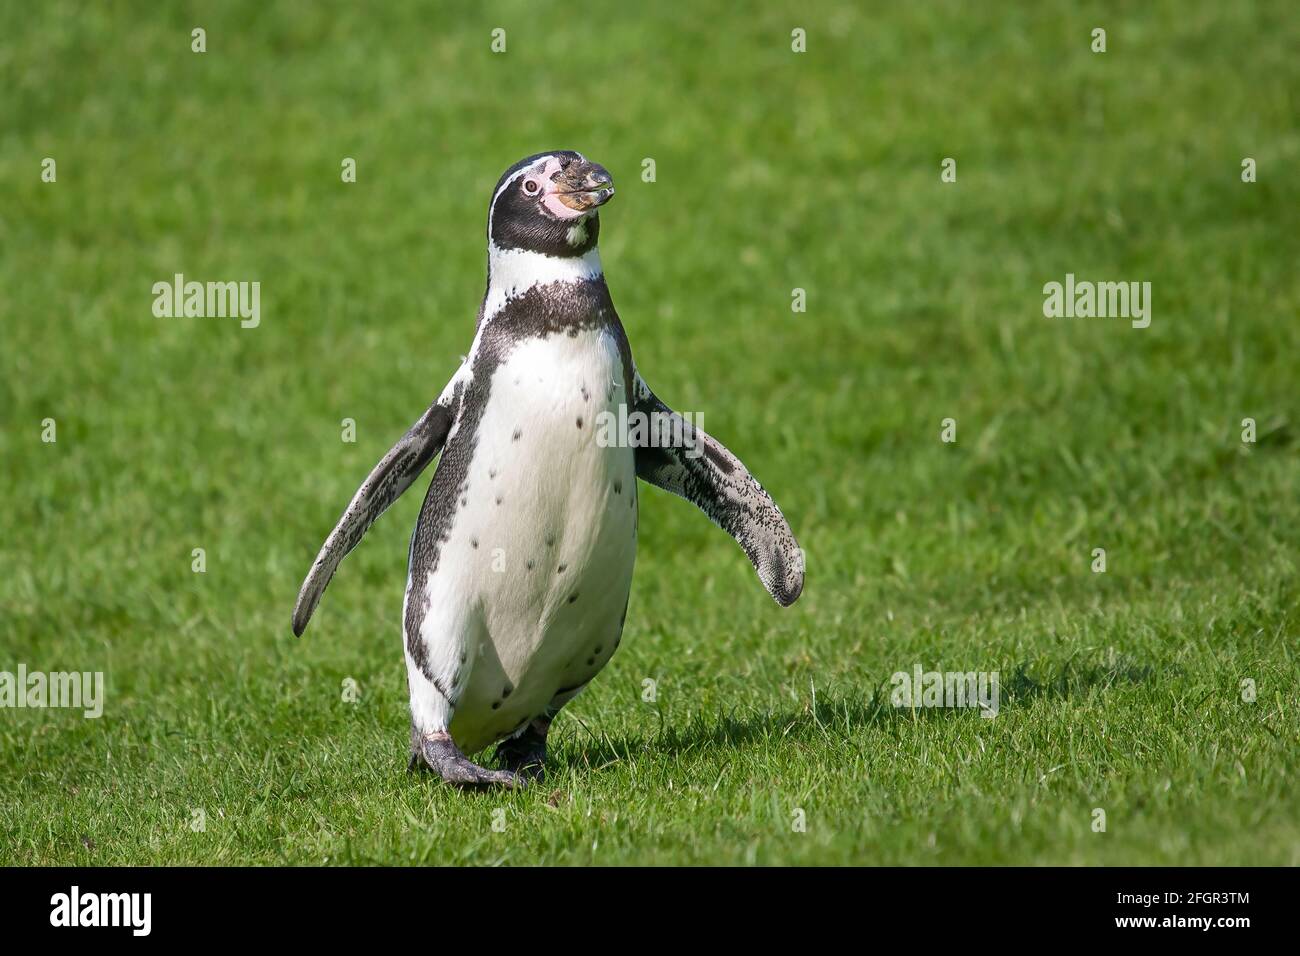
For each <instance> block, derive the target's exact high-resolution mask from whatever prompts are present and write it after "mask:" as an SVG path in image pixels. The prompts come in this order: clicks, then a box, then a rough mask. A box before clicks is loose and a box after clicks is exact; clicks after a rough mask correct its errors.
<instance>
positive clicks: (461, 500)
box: [460, 498, 469, 508]
mask: <svg viewBox="0 0 1300 956" xmlns="http://www.w3.org/2000/svg"><path fill="white" fill-rule="evenodd" d="M468 504H469V499H468V498H461V499H460V506H461V507H462V508H464V507H465V506H466V505H468Z"/></svg>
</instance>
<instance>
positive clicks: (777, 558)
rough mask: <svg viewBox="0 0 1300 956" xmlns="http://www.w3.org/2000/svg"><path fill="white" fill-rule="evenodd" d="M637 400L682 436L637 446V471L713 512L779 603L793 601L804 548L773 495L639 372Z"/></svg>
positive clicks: (642, 409)
mask: <svg viewBox="0 0 1300 956" xmlns="http://www.w3.org/2000/svg"><path fill="white" fill-rule="evenodd" d="M633 405H634V406H635V410H636V411H639V412H643V413H644V414H645V415H646V416H647V419H646V420H647V421H649V422H651V423H654V422H655V421H659V420H662V418H660V419H656V418H655V417H654V416H655V415H656V414H657V415H659V416H664V415H667V416H670V421H671V423H672V428H671V429H670V433H671V435H672V436H674V437H676V436H681V439H682V440H681V441H680V442H679V443H677V444H673V445H671V447H662V443H660V447H655V445H654V444H653V443H652V444H651V445H649V446H646V447H640V448H637V450H636V474H637V477H638V478H640V479H641V480H642V481H645V482H648V483H649V484H652V485H654V486H656V487H658V488H663V489H664V490H665V491H671V492H672V493H673V494H675V495H678V496H679V497H682V498H685V499H686V500H687V501H689V502H691V503H692V504H694V505H695V506H696V507H697V508H699V509H700V510H701V511H703V512H704V513H705V514H706V515H708V517H709V519H710V520H711V521H713V523H714V524H716V525H718V526H719V527H720V528H722V530H724V531H726V532H727V534H729V535H731V536H732V537H733V538H735V539H736V543H737V544H739V545H740V546H741V548H743V549H744V551H745V554H746V555H747V556H748V557H749V560H750V563H751V564H753V565H754V570H755V571H757V572H758V577H759V580H760V581H762V582H763V586H764V587H765V588H767V590H768V593H769V594H771V595H772V597H773V598H775V599H776V603H777V604H780V605H781V606H782V607H789V606H790V605H791V604H793V603H794V602H795V601H796V600H797V599H798V598H799V594H800V593H801V592H802V591H803V572H804V561H803V552H802V551H800V550H799V545H798V543H797V542H796V541H795V539H794V534H793V532H791V530H790V525H789V523H788V522H787V521H786V520H785V516H784V515H783V514H781V509H780V508H778V507H777V506H776V502H774V501H773V500H772V497H771V495H769V494H768V493H767V492H766V491H764V490H763V486H762V485H760V484H759V483H758V481H757V479H755V478H754V476H753V475H751V474H750V473H749V471H748V469H746V468H745V466H744V464H743V463H742V462H741V461H740V459H739V458H737V457H736V456H735V455H733V454H732V453H731V452H730V451H728V450H727V449H726V448H725V447H723V445H722V443H721V442H719V441H717V440H716V439H714V438H712V437H710V436H709V435H707V434H706V433H705V432H704V430H703V429H702V428H696V427H694V426H693V425H692V424H691V423H690V422H688V421H686V420H685V419H683V418H682V416H680V415H678V414H677V413H676V412H674V411H673V410H672V409H671V408H669V407H668V406H667V405H665V404H664V403H663V402H662V401H660V400H659V397H658V396H656V395H655V393H654V392H652V391H650V387H649V386H648V385H646V383H645V381H644V380H643V379H642V378H641V376H640V375H639V374H638V375H637V376H636V386H635V393H634V396H633ZM651 428H652V430H653V428H654V426H653V424H652V425H651Z"/></svg>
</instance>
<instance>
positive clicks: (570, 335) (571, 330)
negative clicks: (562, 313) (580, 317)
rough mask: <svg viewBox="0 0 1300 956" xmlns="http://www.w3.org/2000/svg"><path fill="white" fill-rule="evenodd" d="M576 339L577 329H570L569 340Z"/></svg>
mask: <svg viewBox="0 0 1300 956" xmlns="http://www.w3.org/2000/svg"><path fill="white" fill-rule="evenodd" d="M577 337H578V330H577V328H576V327H575V328H571V329H569V338H571V339H576V338H577Z"/></svg>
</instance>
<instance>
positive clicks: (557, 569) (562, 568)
mask: <svg viewBox="0 0 1300 956" xmlns="http://www.w3.org/2000/svg"><path fill="white" fill-rule="evenodd" d="M567 567H568V565H567V564H562V565H560V566H559V567H558V568H556V569H555V573H556V574H563V573H564V569H565V568H567Z"/></svg>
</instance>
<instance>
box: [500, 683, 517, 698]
mask: <svg viewBox="0 0 1300 956" xmlns="http://www.w3.org/2000/svg"><path fill="white" fill-rule="evenodd" d="M512 690H514V688H513V687H511V686H510V685H509V684H506V686H505V688H504V689H502V691H501V699H502V700H505V699H506V698H507V697H509V696H510V692H511V691H512Z"/></svg>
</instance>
